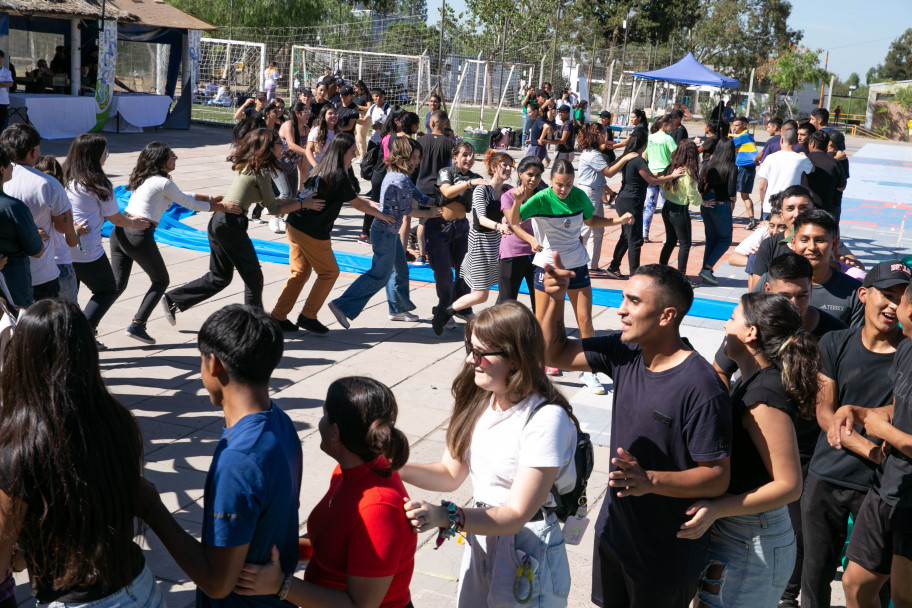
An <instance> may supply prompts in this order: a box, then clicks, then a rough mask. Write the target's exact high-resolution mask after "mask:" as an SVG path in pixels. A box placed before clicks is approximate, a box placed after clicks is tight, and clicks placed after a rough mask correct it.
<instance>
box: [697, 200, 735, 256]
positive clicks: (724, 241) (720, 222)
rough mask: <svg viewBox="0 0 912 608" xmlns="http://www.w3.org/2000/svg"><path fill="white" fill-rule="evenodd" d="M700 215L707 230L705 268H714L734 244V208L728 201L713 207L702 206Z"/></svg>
mask: <svg viewBox="0 0 912 608" xmlns="http://www.w3.org/2000/svg"><path fill="white" fill-rule="evenodd" d="M700 215H701V216H702V217H703V226H704V228H705V229H706V246H705V248H704V250H703V267H704V268H712V267H714V266H715V265H716V263H717V262H718V261H719V260H721V259H722V256H723V255H725V252H726V251H728V247H729V245H731V242H732V206H731V203H730V202H728V201H721V202H719V201H717V202H716V204H715V205H714V206H713V207H705V206H701V207H700Z"/></svg>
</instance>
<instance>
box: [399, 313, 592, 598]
mask: <svg viewBox="0 0 912 608" xmlns="http://www.w3.org/2000/svg"><path fill="white" fill-rule="evenodd" d="M465 347H466V358H465V364H464V365H463V368H462V370H461V371H460V372H459V375H458V376H457V377H456V379H455V380H454V381H453V396H454V398H455V403H454V405H453V417H452V419H451V424H450V425H449V427H448V429H447V436H446V444H447V445H446V449H445V450H444V452H443V456H442V457H441V459H440V462H437V463H434V464H411V463H410V464H406V465H405V466H403V467H402V468H401V469H400V470H399V475H400V476H401V477H402V480H403V481H404V482H406V483H409V484H411V485H414V486H417V487H418V488H422V489H424V490H428V491H432V492H447V493H449V492H455V491H456V490H458V489H459V487H460V486H462V484H463V483H464V482H465V480H466V478H468V477H471V480H472V488H473V489H474V496H473V507H471V508H466V509H462V508H460V507H459V506H457V505H455V504H453V503H451V502H449V501H446V500H444V501H442V503H443V504H441V505H434V504H430V503H428V502H425V501H422V500H415V499H414V498H413V499H412V500H410V501H409V502H407V503H406V504H405V510H406V516H407V517H408V518H409V520H410V521H411V523H412V526H413V527H414V529H415V531H416V532H427V531H429V530H438V529H439V530H440V532H439V534H438V541H437V542H438V545H439V544H440V543H441V542H442V541H443V539H445V538H448V537H451V536H455V535H456V534H457V533H465V535H466V540H467V542H466V548H465V553H464V554H463V559H462V566H461V568H460V573H459V587H458V590H457V595H456V605H457V606H458V607H459V608H469V607H472V608H474V607H476V606H514V605H517V601H519V603H520V604H526V603H528V605H530V606H566V605H567V595H568V594H569V592H570V565H569V562H568V561H567V555H566V553H567V548H566V544H565V542H564V537H563V534H562V533H561V526H560V524H559V521H558V518H557V515H556V513H555V512H554V511H555V506H556V503H555V501H554V498H553V496H552V495H551V494H552V492H554V491H557V492H559V493H560V492H567V491H568V490H569V489H571V488H572V487H573V486H574V484H575V483H576V467H575V466H574V452H575V449H576V438H577V429H578V428H579V422H578V421H577V419H576V417H575V416H574V415H573V409H572V408H571V407H570V404H569V403H568V402H567V399H566V398H565V397H564V396H563V395H562V394H561V393H560V391H559V390H557V388H556V387H555V386H554V385H553V384H552V383H551V381H550V380H549V379H548V377H547V376H546V375H545V373H544V354H545V344H544V340H543V338H542V332H541V328H540V327H539V325H538V323H537V322H536V320H535V317H534V316H533V315H532V312H531V311H530V310H529V309H528V308H526V307H525V306H523V305H522V304H520V303H519V302H504V303H503V304H498V305H496V306H492V307H491V308H487V309H485V310H483V311H481V312H480V313H479V314H478V316H477V317H475V318H474V319H470V320H469V321H468V323H466V327H465ZM533 413H534V414H535V415H534V416H533ZM518 552H522V553H524V554H525V555H528V556H529V558H531V561H532V562H534V563H535V564H537V565H538V566H537V567H531V566H529V567H527V568H526V569H525V570H524V571H523V573H524V575H523V576H522V577H519V576H518V575H517V570H516V566H517V559H518V558H517V553H518ZM527 563H528V562H527ZM533 570H534V571H533ZM527 577H528V578H527Z"/></svg>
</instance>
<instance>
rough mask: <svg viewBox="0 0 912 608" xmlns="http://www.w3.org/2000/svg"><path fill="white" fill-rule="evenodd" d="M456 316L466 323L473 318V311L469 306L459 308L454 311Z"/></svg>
mask: <svg viewBox="0 0 912 608" xmlns="http://www.w3.org/2000/svg"><path fill="white" fill-rule="evenodd" d="M456 318H457V319H462V320H463V321H465V322H466V323H468V322H469V321H471V320H472V319H474V318H475V313H474V312H472V309H471V308H469V309H468V310H460V311H459V312H457V313H456Z"/></svg>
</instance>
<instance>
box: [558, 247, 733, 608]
mask: <svg viewBox="0 0 912 608" xmlns="http://www.w3.org/2000/svg"><path fill="white" fill-rule="evenodd" d="M572 280H573V272H571V271H569V270H566V269H564V265H563V264H562V263H561V260H560V256H555V259H554V264H553V265H550V264H549V266H548V268H547V269H545V279H544V284H545V291H546V293H547V294H548V295H549V296H550V298H551V301H550V302H549V304H548V306H547V310H546V312H545V315H544V319H543V323H542V332H543V334H544V338H545V349H546V350H545V363H546V364H547V365H553V366H556V367H560V368H563V369H576V370H579V371H588V372H603V373H605V374H607V375H608V376H610V377H611V378H612V379H613V381H614V392H615V400H614V404H615V405H614V411H613V414H612V417H611V454H613V455H616V456H615V457H614V458H612V459H611V465H612V466H611V469H612V470H611V472H610V473H609V481H608V485H609V487H608V492H607V493H606V494H605V501H604V503H603V504H602V508H601V511H600V512H599V515H598V520H597V521H596V525H595V534H596V540H595V546H594V547H593V562H592V601H593V603H595V604H596V605H598V606H618V607H624V608H647V607H654V606H662V607H663V608H686V607H688V606H690V602H691V601H692V600H693V599H694V596H695V595H696V593H697V587H698V584H699V580H700V576H701V573H702V571H703V569H704V564H705V563H706V555H707V552H708V549H709V544H710V543H709V540H710V539H709V536H708V535H705V536H703V537H702V538H699V539H694V540H689V539H682V538H678V537H677V533H678V531H679V530H680V527H681V524H682V523H684V521H685V520H684V518H685V517H686V515H685V511H686V510H687V509H688V507H690V505H691V504H693V501H694V499H701V498H712V497H715V496H720V495H722V494H723V493H724V492H725V491H726V489H727V488H728V486H729V483H730V481H731V479H732V478H731V476H730V462H729V456H730V455H731V438H732V420H731V401H730V398H729V395H728V392H727V391H726V390H725V387H724V386H723V385H722V383H721V382H720V381H719V378H718V376H716V373H715V372H714V371H713V369H712V367H711V366H710V365H709V363H708V362H707V361H706V360H705V359H704V358H703V357H701V356H700V354H699V353H697V352H695V351H694V350H692V349H691V348H690V347H689V346H688V345H687V344H686V343H685V342H684V341H683V339H682V338H681V334H680V325H681V321H682V320H683V319H684V316H685V315H686V314H687V311H688V310H689V309H690V306H691V304H692V303H693V287H692V286H691V285H690V283H689V282H688V281H687V278H686V277H685V276H684V275H682V274H681V273H680V272H678V271H677V270H675V269H673V268H669V267H668V266H662V265H661V264H649V265H646V266H641V267H639V268H638V269H637V271H636V273H635V274H634V275H633V276H631V277H630V280H629V281H628V282H627V283H626V284H625V285H624V292H623V301H622V302H621V306H620V308H618V315H619V316H620V318H621V331H615V332H610V333H608V334H606V335H603V336H599V337H596V338H588V339H586V340H571V339H568V338H567V335H566V330H565V329H564V298H565V297H566V294H567V288H568V286H569V284H570V281H572Z"/></svg>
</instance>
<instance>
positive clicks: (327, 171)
mask: <svg viewBox="0 0 912 608" xmlns="http://www.w3.org/2000/svg"><path fill="white" fill-rule="evenodd" d="M354 145H355V138H354V137H352V136H351V135H350V134H349V133H339V134H338V135H336V137H335V138H334V139H333V140H332V141H331V142H329V147H328V148H327V149H326V153H325V154H324V155H323V158H321V159H320V162H318V163H317V166H316V167H314V168H313V169H311V170H310V174H311V175H318V176H320V180H322V182H323V184H324V186H325V187H327V188H333V187H335V185H336V178H338V177H339V175H340V172H343V173H345V174H346V175H347V174H348V169H346V167H345V154H346V153H347V152H348V151H349V150H351V147H352V146H354Z"/></svg>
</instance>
